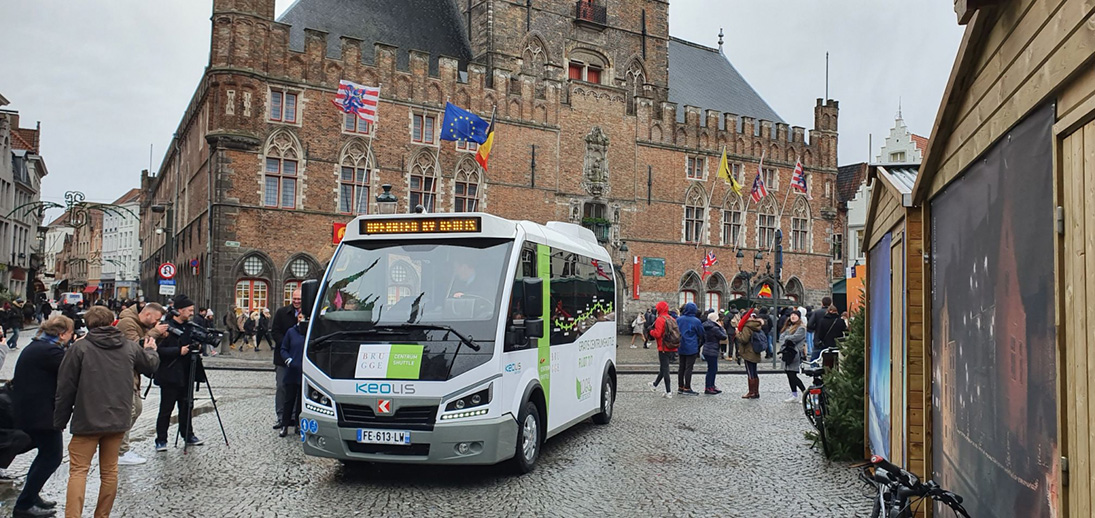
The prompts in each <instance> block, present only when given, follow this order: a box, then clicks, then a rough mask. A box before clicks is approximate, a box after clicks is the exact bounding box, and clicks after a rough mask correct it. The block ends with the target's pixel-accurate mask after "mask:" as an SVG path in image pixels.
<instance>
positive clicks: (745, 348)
mask: <svg viewBox="0 0 1095 518" xmlns="http://www.w3.org/2000/svg"><path fill="white" fill-rule="evenodd" d="M763 327H764V320H762V319H761V318H759V317H757V316H755V315H754V314H753V310H752V309H750V310H748V311H746V312H745V314H744V315H742V317H741V320H740V321H739V322H738V336H737V345H738V356H739V357H740V358H741V359H742V360H745V374H746V377H747V381H748V383H749V391H748V392H746V393H745V395H743V396H741V398H742V399H757V398H759V397H760V376H759V375H758V373H757V364H758V363H760V362H761V357H760V354H761V353H763V352H764V351H765V350H766V349H767V348H768V336H767V335H765V334H764V329H763Z"/></svg>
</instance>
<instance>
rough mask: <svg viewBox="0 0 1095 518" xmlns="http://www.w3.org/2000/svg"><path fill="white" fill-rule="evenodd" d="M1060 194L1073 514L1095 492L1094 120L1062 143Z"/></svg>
mask: <svg viewBox="0 0 1095 518" xmlns="http://www.w3.org/2000/svg"><path fill="white" fill-rule="evenodd" d="M1060 156H1061V163H1062V176H1061V183H1060V184H1059V187H1058V188H1059V199H1060V200H1061V201H1062V206H1063V207H1064V231H1065V232H1064V237H1063V239H1062V240H1061V241H1060V246H1061V251H1062V256H1063V257H1062V262H1063V268H1062V269H1063V275H1062V276H1061V278H1060V286H1063V290H1064V293H1063V299H1064V300H1063V305H1062V306H1061V307H1060V308H1059V314H1058V318H1059V319H1060V320H1061V322H1062V325H1063V327H1064V334H1063V339H1064V342H1063V347H1062V348H1061V354H1062V355H1063V358H1062V360H1063V361H1059V362H1058V369H1059V373H1060V378H1061V382H1060V390H1061V393H1060V398H1059V401H1060V403H1059V404H1060V407H1061V413H1062V415H1063V421H1062V425H1063V430H1062V435H1063V441H1062V442H1063V443H1064V446H1065V450H1064V453H1063V455H1064V457H1065V458H1067V459H1068V464H1067V469H1068V472H1067V473H1068V475H1067V477H1068V479H1067V480H1068V485H1067V486H1065V487H1064V491H1065V498H1066V501H1067V505H1068V515H1069V516H1085V517H1086V516H1090V515H1091V514H1090V513H1091V512H1092V498H1093V496H1092V495H1095V469H1093V466H1092V465H1093V464H1095V453H1093V452H1095V426H1093V425H1095V397H1092V396H1093V391H1095V352H1091V351H1089V348H1090V347H1092V346H1093V345H1095V279H1092V276H1095V122H1091V123H1088V124H1087V125H1086V126H1084V127H1082V128H1080V129H1078V130H1077V131H1075V132H1074V133H1072V134H1070V135H1069V136H1067V137H1065V139H1064V142H1063V147H1062V148H1061V153H1060Z"/></svg>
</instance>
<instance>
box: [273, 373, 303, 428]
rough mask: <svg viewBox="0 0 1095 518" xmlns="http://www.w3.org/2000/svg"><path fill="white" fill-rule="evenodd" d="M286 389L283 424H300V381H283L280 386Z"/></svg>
mask: <svg viewBox="0 0 1095 518" xmlns="http://www.w3.org/2000/svg"><path fill="white" fill-rule="evenodd" d="M278 388H279V389H284V390H285V405H284V406H282V407H281V426H283V427H284V426H300V425H299V424H298V423H297V420H298V419H300V383H283V384H281V386H279V387H278Z"/></svg>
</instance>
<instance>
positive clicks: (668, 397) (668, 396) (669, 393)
mask: <svg viewBox="0 0 1095 518" xmlns="http://www.w3.org/2000/svg"><path fill="white" fill-rule="evenodd" d="M662 397H663V398H665V399H673V393H672V392H666V393H665V395H664V396H662Z"/></svg>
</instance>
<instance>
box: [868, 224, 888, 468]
mask: <svg viewBox="0 0 1095 518" xmlns="http://www.w3.org/2000/svg"><path fill="white" fill-rule="evenodd" d="M892 239H893V236H891V235H890V234H889V233H886V235H884V236H882V240H881V241H879V242H878V244H876V245H875V246H874V248H872V249H871V250H870V257H869V258H868V259H867V260H868V267H867V270H868V276H869V277H870V283H869V286H867V289H868V290H870V301H869V303H868V304H869V308H868V309H869V312H870V321H869V322H870V323H871V327H870V337H869V339H870V346H871V349H870V351H871V357H870V364H869V366H868V367H867V372H868V373H869V376H870V377H869V379H868V380H867V382H868V385H867V395H868V397H869V404H868V414H867V425H868V430H867V435H868V438H869V439H870V442H871V444H870V446H871V452H873V453H874V454H875V455H881V456H883V457H886V458H887V459H889V458H890V401H891V400H892V399H891V394H890V337H891V336H892V332H893V330H892V329H890V314H891V312H892V311H893V304H892V301H891V300H890V264H891V263H890V245H891V241H892Z"/></svg>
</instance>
